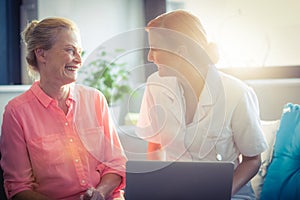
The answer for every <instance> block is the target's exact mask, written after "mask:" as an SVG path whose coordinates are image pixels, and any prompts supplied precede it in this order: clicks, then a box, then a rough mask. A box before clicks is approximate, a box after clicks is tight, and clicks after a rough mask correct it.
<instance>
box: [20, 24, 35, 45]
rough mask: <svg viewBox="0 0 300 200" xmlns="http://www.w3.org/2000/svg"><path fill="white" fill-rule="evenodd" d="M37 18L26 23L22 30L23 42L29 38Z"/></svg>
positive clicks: (26, 41)
mask: <svg viewBox="0 0 300 200" xmlns="http://www.w3.org/2000/svg"><path fill="white" fill-rule="evenodd" d="M38 23H39V21H38V20H33V21H32V22H31V23H28V24H27V26H26V28H25V29H24V31H23V32H22V38H23V41H24V43H25V44H27V43H28V41H29V39H30V38H31V34H32V32H33V31H34V29H35V27H36V26H37V25H38Z"/></svg>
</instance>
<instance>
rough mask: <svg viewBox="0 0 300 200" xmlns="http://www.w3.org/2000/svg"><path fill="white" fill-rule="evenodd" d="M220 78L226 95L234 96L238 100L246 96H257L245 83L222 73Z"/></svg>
mask: <svg viewBox="0 0 300 200" xmlns="http://www.w3.org/2000/svg"><path fill="white" fill-rule="evenodd" d="M220 76H221V80H222V84H223V87H224V90H225V92H226V94H229V95H234V96H235V97H237V98H240V97H242V96H245V95H251V96H253V95H254V96H255V95H256V94H255V92H254V90H253V89H252V88H251V87H250V86H249V85H247V84H246V83H245V82H244V81H242V80H240V79H238V78H236V77H234V76H231V75H229V74H225V73H223V72H220Z"/></svg>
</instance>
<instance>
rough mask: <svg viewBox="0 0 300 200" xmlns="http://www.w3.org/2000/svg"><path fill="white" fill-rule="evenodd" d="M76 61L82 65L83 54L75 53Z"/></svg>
mask: <svg viewBox="0 0 300 200" xmlns="http://www.w3.org/2000/svg"><path fill="white" fill-rule="evenodd" d="M74 60H75V61H76V62H77V63H80V64H81V63H82V59H81V52H78V51H75V55H74Z"/></svg>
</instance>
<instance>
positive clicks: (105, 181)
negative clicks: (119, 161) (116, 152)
mask: <svg viewBox="0 0 300 200" xmlns="http://www.w3.org/2000/svg"><path fill="white" fill-rule="evenodd" d="M121 181H122V177H121V176H119V175H117V174H105V175H104V176H103V177H102V179H101V182H100V184H99V185H98V186H97V188H96V189H97V191H99V193H100V194H102V195H103V196H104V197H105V198H106V197H109V196H111V195H112V193H113V191H114V190H115V189H116V188H117V187H119V185H120V184H121ZM105 198H104V199H105Z"/></svg>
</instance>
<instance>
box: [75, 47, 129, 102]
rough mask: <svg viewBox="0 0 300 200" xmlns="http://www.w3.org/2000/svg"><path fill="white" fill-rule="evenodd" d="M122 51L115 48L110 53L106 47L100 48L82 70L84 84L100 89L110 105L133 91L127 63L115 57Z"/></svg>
mask: <svg viewBox="0 0 300 200" xmlns="http://www.w3.org/2000/svg"><path fill="white" fill-rule="evenodd" d="M122 52H124V50H123V49H115V50H114V52H110V53H109V52H107V51H105V50H104V48H99V49H97V51H96V52H95V56H94V57H95V58H94V59H92V61H90V62H88V63H87V65H84V66H83V68H82V71H81V72H83V73H84V74H85V78H84V79H83V84H86V85H88V86H91V87H94V88H96V89H98V90H100V91H101V92H102V93H103V94H104V96H105V97H106V99H107V102H108V104H109V105H113V104H114V103H115V102H117V101H118V100H121V99H122V98H123V97H124V95H125V94H128V93H129V92H130V91H131V87H130V84H129V79H128V77H129V75H130V71H129V70H128V66H127V63H126V62H118V61H117V60H116V59H115V58H114V55H115V54H120V53H122Z"/></svg>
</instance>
